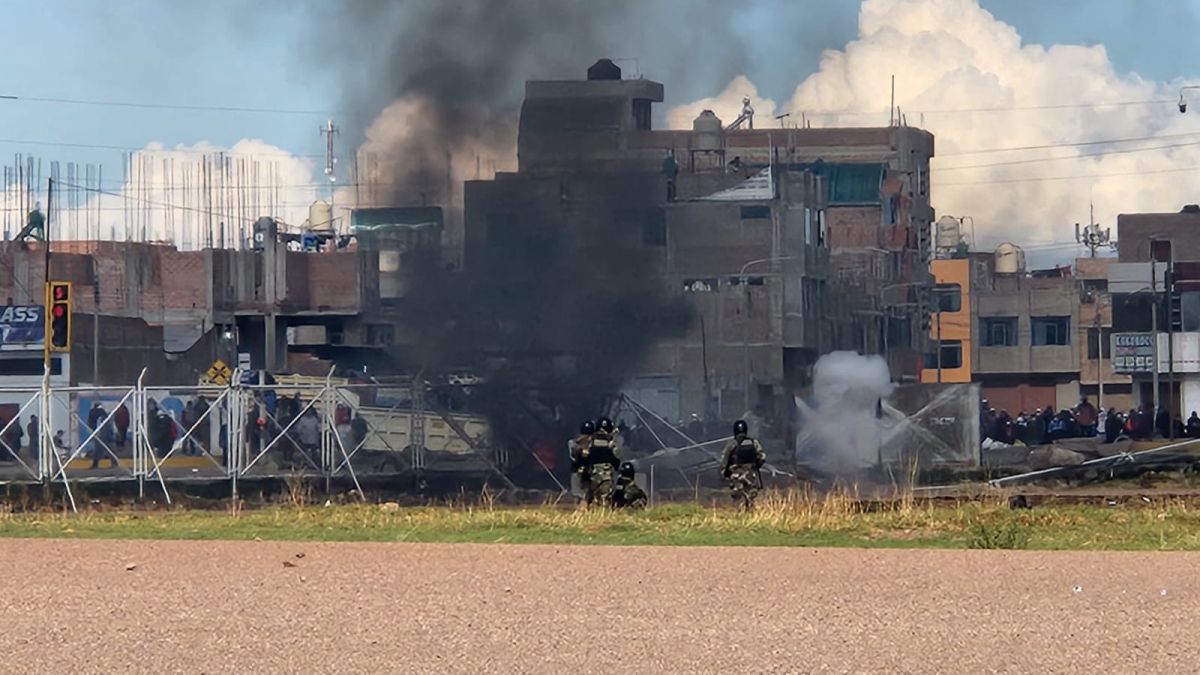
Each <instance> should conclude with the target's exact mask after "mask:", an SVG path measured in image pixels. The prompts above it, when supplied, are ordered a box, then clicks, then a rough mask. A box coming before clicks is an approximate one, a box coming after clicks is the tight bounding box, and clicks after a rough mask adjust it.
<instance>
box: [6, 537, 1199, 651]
mask: <svg viewBox="0 0 1200 675" xmlns="http://www.w3.org/2000/svg"><path fill="white" fill-rule="evenodd" d="M1198 564H1200V554H1189V553H1073V552H1032V551H932V550H930V551H922V550H857V549H835V550H825V549H805V548H769V549H767V548H702V547H695V548H683V547H680V548H670V547H601V546H515V545H472V544H461V545H460V544H450V545H442V544H365V543H364V544H352V543H280V542H205V541H153V542H151V541H81V540H20V539H4V540H0V570H3V574H0V599H2V602H3V607H4V611H3V613H2V614H0V616H3V617H4V622H3V625H2V626H0V672H5V673H126V672H141V673H259V672H271V673H281V672H290V673H382V672H412V673H441V672H448V673H481V672H486V673H572V672H584V673H609V674H611V673H615V672H618V673H619V672H669V673H733V672H774V673H802V672H879V673H894V672H909V673H916V672H921V673H929V672H939V673H958V672H1013V673H1016V672H1134V671H1140V672H1164V673H1166V672H1192V671H1194V669H1195V659H1196V649H1195V642H1196V623H1195V618H1196V616H1197V615H1198V612H1200V601H1198V600H1200V598H1198V593H1200V576H1198V575H1196V573H1195V569H1196V567H1197V565H1198Z"/></svg>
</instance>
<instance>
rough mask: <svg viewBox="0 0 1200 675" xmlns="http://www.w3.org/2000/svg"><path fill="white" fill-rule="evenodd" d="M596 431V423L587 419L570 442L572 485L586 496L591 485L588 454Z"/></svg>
mask: <svg viewBox="0 0 1200 675" xmlns="http://www.w3.org/2000/svg"><path fill="white" fill-rule="evenodd" d="M595 433H596V423H595V422H593V421H591V420H586V421H584V422H583V424H580V425H579V435H578V436H576V437H575V438H573V439H571V442H570V443H569V444H568V446H569V449H570V454H571V482H572V483H573V485H572V486H571V488H572V491H575V494H576V495H577V496H583V497H586V496H587V494H588V491H589V489H590V486H589V485H588V476H587V456H588V454H589V452H590V451H591V449H592V435H593V434H595Z"/></svg>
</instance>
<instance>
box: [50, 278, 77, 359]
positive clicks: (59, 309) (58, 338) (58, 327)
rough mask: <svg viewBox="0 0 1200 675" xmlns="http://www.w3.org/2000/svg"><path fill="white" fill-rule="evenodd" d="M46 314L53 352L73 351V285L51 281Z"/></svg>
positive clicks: (66, 282)
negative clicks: (48, 305)
mask: <svg viewBox="0 0 1200 675" xmlns="http://www.w3.org/2000/svg"><path fill="white" fill-rule="evenodd" d="M49 286H50V289H49V293H48V295H49V298H50V307H49V309H48V311H47V312H46V340H47V346H48V347H49V349H50V351H52V352H69V351H71V283H70V282H68V281H51V282H50V284H49Z"/></svg>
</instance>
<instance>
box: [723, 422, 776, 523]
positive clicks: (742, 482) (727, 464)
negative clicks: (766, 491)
mask: <svg viewBox="0 0 1200 675" xmlns="http://www.w3.org/2000/svg"><path fill="white" fill-rule="evenodd" d="M766 461H767V454H766V453H765V452H763V447H762V445H761V444H760V443H759V442H758V440H757V439H755V438H753V437H751V436H750V428H749V427H748V426H747V425H746V422H745V421H744V420H738V421H737V422H734V424H733V438H732V439H730V441H729V443H727V444H726V445H725V452H724V453H723V454H722V456H721V475H722V476H724V477H725V479H726V480H728V481H729V489H730V491H731V492H732V495H733V498H734V500H736V501H737V502H738V504H739V505H740V506H741V507H742V508H744V509H746V510H750V509H752V508H754V499H755V498H756V497H758V490H759V488H761V487H762V476H761V474H760V473H759V470H760V469H761V468H762V465H763V464H765V463H766Z"/></svg>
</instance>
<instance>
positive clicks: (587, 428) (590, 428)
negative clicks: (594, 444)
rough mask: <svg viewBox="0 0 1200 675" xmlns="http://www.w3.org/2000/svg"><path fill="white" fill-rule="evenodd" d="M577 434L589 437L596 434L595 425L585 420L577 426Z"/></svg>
mask: <svg viewBox="0 0 1200 675" xmlns="http://www.w3.org/2000/svg"><path fill="white" fill-rule="evenodd" d="M579 433H581V434H583V435H584V436H591V435H592V434H594V433H596V424H595V423H594V422H592V421H591V420H587V421H586V422H584V423H583V424H580V425H579Z"/></svg>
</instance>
